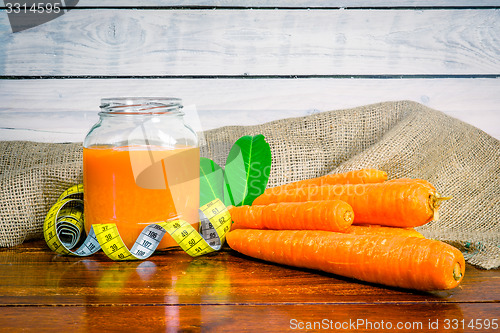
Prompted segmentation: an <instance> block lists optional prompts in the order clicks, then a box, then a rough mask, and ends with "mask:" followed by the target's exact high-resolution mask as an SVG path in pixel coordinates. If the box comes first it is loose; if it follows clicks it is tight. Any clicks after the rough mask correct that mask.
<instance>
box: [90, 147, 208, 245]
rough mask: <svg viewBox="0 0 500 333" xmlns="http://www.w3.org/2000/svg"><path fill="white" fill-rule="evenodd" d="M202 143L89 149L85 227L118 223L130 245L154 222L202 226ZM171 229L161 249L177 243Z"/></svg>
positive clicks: (125, 240) (122, 236) (126, 241)
mask: <svg viewBox="0 0 500 333" xmlns="http://www.w3.org/2000/svg"><path fill="white" fill-rule="evenodd" d="M199 159H200V158H199V148H193V147H186V148H176V149H167V148H163V147H147V146H123V147H103V146H97V147H96V146H91V147H88V148H84V149H83V183H84V201H85V202H84V204H85V229H86V231H87V233H88V232H89V231H90V226H91V225H92V224H95V223H115V224H116V226H117V228H118V231H119V233H120V236H121V238H122V239H123V241H124V243H125V245H127V247H128V248H129V249H130V248H132V246H133V244H134V242H135V241H136V239H137V237H139V234H140V233H141V231H142V230H143V229H144V228H145V227H146V226H147V225H149V224H151V223H155V222H161V221H166V220H174V219H183V220H185V221H187V222H189V223H190V224H192V225H193V226H194V227H195V228H196V229H197V224H198V208H199V207H198V206H199V178H198V177H199V165H200V161H199ZM176 245H177V243H175V241H174V240H173V239H172V237H170V235H168V234H165V236H163V239H162V241H161V242H160V245H159V246H158V249H165V248H167V247H172V246H176Z"/></svg>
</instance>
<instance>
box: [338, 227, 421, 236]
mask: <svg viewBox="0 0 500 333" xmlns="http://www.w3.org/2000/svg"><path fill="white" fill-rule="evenodd" d="M343 232H345V233H347V234H355V235H370V234H379V235H387V236H389V235H399V236H405V237H419V238H424V236H423V235H422V234H421V233H420V232H418V231H417V230H415V229H413V228H397V227H383V226H380V225H369V224H368V225H351V226H350V227H349V228H347V230H345V231H343Z"/></svg>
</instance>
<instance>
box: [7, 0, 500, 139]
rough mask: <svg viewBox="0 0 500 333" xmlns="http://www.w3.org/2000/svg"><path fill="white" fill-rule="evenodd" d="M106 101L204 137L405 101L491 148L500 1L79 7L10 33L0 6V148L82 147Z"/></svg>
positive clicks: (496, 120)
mask: <svg viewBox="0 0 500 333" xmlns="http://www.w3.org/2000/svg"><path fill="white" fill-rule="evenodd" d="M284 3H285V4H284ZM113 96H176V97H181V98H183V100H184V104H185V105H187V106H190V108H188V109H190V110H193V109H196V110H197V113H198V115H199V123H198V124H197V125H198V126H201V128H202V129H210V128H214V127H218V126H222V125H239V124H242V125H247V124H256V123H262V122H265V121H269V120H274V119H279V118H284V117H290V116H300V115H306V114H310V113H314V112H321V111H326V110H332V109H339V108H348V107H355V106H359V105H364V104H370V103H377V102H382V101H389V100H402V99H409V100H414V101H416V102H420V103H423V104H426V105H428V106H430V107H433V108H436V109H438V110H441V111H444V112H446V113H448V114H450V115H452V116H454V117H456V118H459V119H462V120H464V121H466V122H468V123H471V124H473V125H474V126H477V127H479V128H481V129H482V130H484V131H486V132H487V133H489V134H491V135H493V136H494V137H496V138H499V139H500V126H499V124H500V106H499V105H500V0H497V1H388V0H387V1H377V4H373V3H372V2H370V1H328V2H326V1H314V0H310V1H306V0H302V1H300V0H295V1H286V2H283V1H258V0H254V1H201V0H199V1H194V0H193V1H172V2H169V3H168V6H166V5H165V2H164V1H153V0H151V1H147V0H142V1H120V2H119V4H116V1H95V0H82V1H80V2H79V3H78V5H77V7H76V8H74V9H72V10H70V11H68V12H67V13H66V14H65V15H63V16H61V17H59V18H57V19H55V20H53V21H50V22H47V23H45V24H42V25H40V26H37V27H34V28H31V29H28V30H25V31H21V32H17V33H12V31H11V27H10V23H9V20H8V17H7V13H6V9H5V7H0V101H1V103H0V140H35V141H49V142H61V141H82V140H83V138H84V135H85V133H86V131H87V130H88V128H89V127H90V126H91V125H92V124H93V123H94V122H95V121H96V120H97V111H98V105H99V100H100V98H101V97H113Z"/></svg>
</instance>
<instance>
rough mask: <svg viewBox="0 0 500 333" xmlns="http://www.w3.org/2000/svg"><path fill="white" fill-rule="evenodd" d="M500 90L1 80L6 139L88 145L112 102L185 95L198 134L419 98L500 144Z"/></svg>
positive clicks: (0, 117) (381, 83)
mask: <svg viewBox="0 0 500 333" xmlns="http://www.w3.org/2000/svg"><path fill="white" fill-rule="evenodd" d="M498 91H500V79H394V80H386V79H288V80H276V79H259V80H250V79H197V80H196V79H193V80H191V79H135V80H133V79H88V80H86V79H66V80H0V100H1V101H2V105H1V106H0V140H23V139H24V140H33V141H45V142H63V141H82V140H83V138H84V136H85V134H86V133H87V131H88V129H89V128H90V127H91V126H92V124H94V123H95V122H96V121H97V119H98V117H97V112H98V106H99V104H100V98H102V97H113V96H175V97H180V98H182V99H183V100H184V105H185V106H186V109H187V110H190V111H193V110H195V111H197V113H196V112H190V113H189V117H188V121H189V122H190V124H191V125H192V126H193V127H194V128H195V129H196V130H197V131H200V130H207V129H212V128H216V127H219V126H226V125H254V124H261V123H264V122H267V121H272V120H276V119H281V118H286V117H296V116H303V115H308V114H312V113H316V112H322V111H328V110H336V109H343V108H351V107H356V106H360V105H367V104H373V103H378V102H383V101H391V100H413V101H416V102H419V103H422V104H425V105H427V106H429V107H432V108H435V109H437V110H440V111H443V112H445V113H447V114H449V115H451V116H453V117H456V118H458V119H461V120H463V121H466V122H468V123H471V124H472V125H474V126H476V127H479V128H481V129H482V130H484V131H486V132H487V133H489V134H490V135H493V136H494V137H496V138H499V139H500V129H499V127H498V124H499V123H500V108H499V105H500V96H499V94H498ZM196 115H197V116H198V117H196Z"/></svg>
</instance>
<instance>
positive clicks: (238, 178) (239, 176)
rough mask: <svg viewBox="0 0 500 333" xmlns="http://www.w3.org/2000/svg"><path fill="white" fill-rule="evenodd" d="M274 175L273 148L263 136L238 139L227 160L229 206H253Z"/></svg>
mask: <svg viewBox="0 0 500 333" xmlns="http://www.w3.org/2000/svg"><path fill="white" fill-rule="evenodd" d="M270 172H271V149H270V148H269V144H268V143H267V142H266V140H265V138H264V136H263V135H262V134H259V135H256V136H249V135H247V136H243V137H241V138H239V139H238V140H237V141H236V142H235V144H234V145H233V147H232V148H231V150H230V151H229V155H228V157H227V160H226V166H225V168H224V181H225V186H224V194H225V201H224V203H225V204H226V205H233V206H241V205H251V204H252V202H253V201H254V200H255V198H257V197H258V196H259V195H261V194H262V193H263V192H264V190H265V189H266V186H267V181H268V179H269V174H270Z"/></svg>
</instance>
